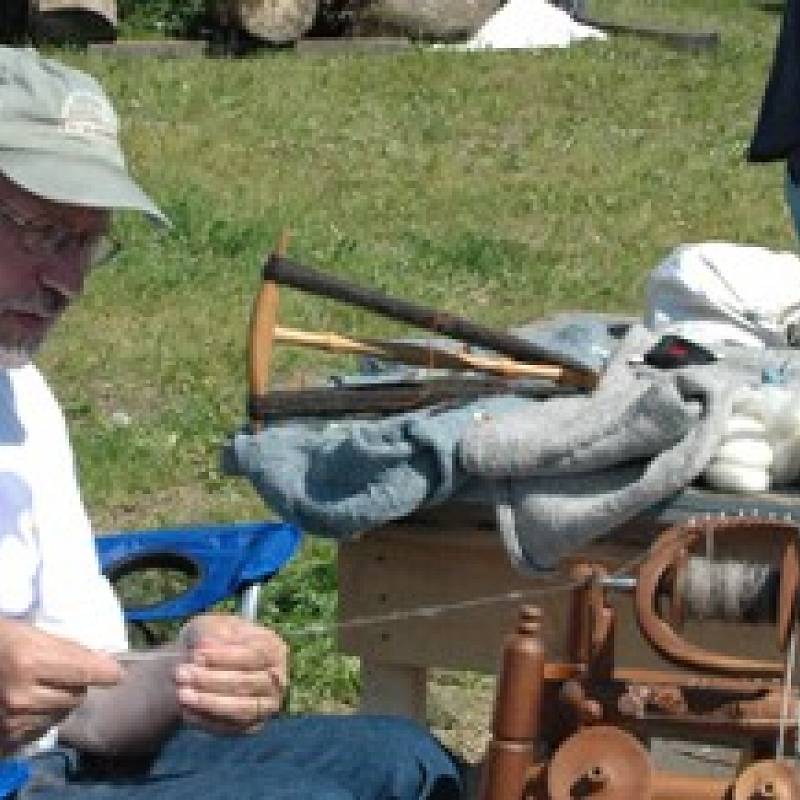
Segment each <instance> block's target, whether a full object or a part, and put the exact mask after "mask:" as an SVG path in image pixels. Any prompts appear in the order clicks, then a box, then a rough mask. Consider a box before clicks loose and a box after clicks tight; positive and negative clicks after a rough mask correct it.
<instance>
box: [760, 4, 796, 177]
mask: <svg viewBox="0 0 800 800" xmlns="http://www.w3.org/2000/svg"><path fill="white" fill-rule="evenodd" d="M798 154H800V0H786V8H785V10H784V13H783V22H782V24H781V30H780V34H779V36H778V44H777V47H776V48H775V57H774V60H773V62H772V69H771V71H770V75H769V80H768V81H767V88H766V90H765V91H764V98H763V100H762V101H761V113H760V114H759V117H758V123H757V124H756V129H755V132H754V134H753V139H752V141H751V142H750V148H749V150H748V152H747V157H748V159H749V160H750V161H777V160H780V159H789V158H790V157H792V156H794V157H792V158H791V162H795V161H800V159H798ZM791 166H792V167H794V166H795V164H794V163H792V164H791ZM792 171H793V174H794V173H795V170H794V169H793V170H792Z"/></svg>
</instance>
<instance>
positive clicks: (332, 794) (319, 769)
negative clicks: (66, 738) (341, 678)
mask: <svg viewBox="0 0 800 800" xmlns="http://www.w3.org/2000/svg"><path fill="white" fill-rule="evenodd" d="M33 769H34V777H33V779H32V780H31V782H30V783H29V784H28V786H27V787H26V788H25V789H24V790H23V792H22V793H21V800H78V798H80V799H81V800H134V798H135V800H458V798H460V797H461V796H462V788H461V779H460V777H459V774H458V769H457V767H456V765H455V764H454V762H453V760H452V758H451V757H450V756H449V755H448V754H447V752H446V751H445V750H444V749H443V748H442V747H441V746H440V745H439V744H438V743H437V742H436V740H435V739H433V738H432V737H431V736H430V735H429V734H428V733H427V732H426V731H424V730H423V729H422V728H420V727H418V726H417V725H415V724H414V723H412V722H410V721H408V720H404V719H400V718H392V717H380V716H367V715H355V716H332V715H331V716H327V715H324V716H323V715H308V716H289V717H278V718H276V719H274V720H272V721H271V722H269V723H268V724H267V725H266V726H265V727H264V729H263V730H262V731H261V732H260V733H257V734H254V735H251V736H231V737H223V736H215V735H212V734H207V733H204V732H202V731H198V730H195V729H189V728H182V729H180V730H179V731H178V732H177V733H176V734H175V735H174V736H173V737H172V738H171V739H170V740H169V741H168V742H167V743H166V745H165V746H164V747H163V748H162V749H161V751H160V752H159V753H158V755H157V756H156V757H154V758H153V759H152V760H151V761H150V763H140V764H136V765H132V764H127V765H125V767H124V769H120V765H114V767H113V769H112V768H111V767H110V765H109V764H108V763H107V762H105V763H102V762H101V763H98V764H93V765H88V764H87V763H86V762H85V761H84V762H82V760H81V759H79V758H77V756H76V754H75V752H74V751H71V750H68V749H62V748H59V749H57V750H55V751H51V752H49V753H45V754H42V755H39V756H36V757H35V758H34V759H33Z"/></svg>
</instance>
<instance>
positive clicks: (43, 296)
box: [0, 289, 69, 318]
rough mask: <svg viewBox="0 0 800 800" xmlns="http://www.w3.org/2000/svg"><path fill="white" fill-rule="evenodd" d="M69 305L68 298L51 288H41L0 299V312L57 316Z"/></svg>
mask: <svg viewBox="0 0 800 800" xmlns="http://www.w3.org/2000/svg"><path fill="white" fill-rule="evenodd" d="M68 305H69V298H68V297H66V296H65V295H63V294H61V293H60V292H57V291H55V290H53V289H42V290H41V291H38V292H31V293H28V294H24V295H16V296H14V297H5V298H2V299H0V313H3V312H12V313H16V314H33V315H35V316H37V317H45V318H47V317H55V316H58V315H59V314H60V313H61V312H62V311H63V310H64V309H65V308H66V307H67V306H68Z"/></svg>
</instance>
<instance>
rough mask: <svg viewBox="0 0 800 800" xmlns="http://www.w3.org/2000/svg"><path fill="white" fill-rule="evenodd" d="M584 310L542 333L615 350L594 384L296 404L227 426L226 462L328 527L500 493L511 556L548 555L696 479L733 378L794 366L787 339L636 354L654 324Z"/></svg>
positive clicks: (306, 522)
mask: <svg viewBox="0 0 800 800" xmlns="http://www.w3.org/2000/svg"><path fill="white" fill-rule="evenodd" d="M593 325H594V323H591V324H589V323H586V322H582V323H581V324H577V325H576V324H575V322H574V320H573V321H572V322H571V323H566V324H560V325H559V326H556V328H553V329H550V330H549V332H548V333H547V335H548V336H549V337H550V339H551V341H550V344H556V345H557V346H560V347H561V346H563V347H564V348H565V351H566V350H567V349H568V348H572V350H574V351H576V352H579V353H581V354H585V355H586V360H587V363H591V362H590V359H591V358H597V359H600V360H602V363H608V366H607V368H606V370H605V373H604V375H603V378H602V380H601V382H600V385H599V386H598V388H597V389H596V391H594V392H593V393H591V394H590V395H583V396H566V397H552V398H549V399H546V400H534V399H530V398H524V397H519V396H506V397H491V398H485V399H481V400H479V401H473V402H469V403H466V404H464V405H461V406H458V407H439V408H431V409H426V410H424V411H419V412H414V413H409V414H401V415H396V416H389V417H384V418H382V419H378V420H352V419H344V420H334V421H328V422H323V423H320V422H318V421H317V422H308V421H304V420H290V421H286V422H284V423H282V424H279V425H274V424H273V425H270V426H268V427H267V428H266V429H264V430H263V431H261V432H259V433H257V434H250V433H248V432H242V433H240V434H239V435H237V436H235V437H234V439H233V440H232V442H231V444H230V446H229V447H228V448H227V458H226V459H225V461H226V463H225V468H226V470H227V471H228V472H231V473H234V474H240V475H245V476H247V477H248V478H249V479H250V480H251V482H252V483H253V485H254V486H255V488H256V489H257V491H258V492H259V493H260V494H261V496H262V497H263V499H264V500H265V502H266V503H267V504H268V505H269V506H270V507H271V508H272V509H274V510H275V511H276V512H277V513H278V514H279V515H280V516H281V517H282V518H284V519H286V520H287V521H291V522H294V523H295V524H297V525H299V526H300V527H301V528H303V529H304V530H306V531H308V532H310V533H316V534H319V535H323V536H331V537H335V538H343V537H347V536H350V535H353V534H355V533H359V532H363V531H369V530H370V529H373V528H375V527H377V526H379V525H381V524H384V523H386V522H389V521H392V520H397V519H400V518H402V517H404V516H407V515H409V514H412V513H413V512H414V511H416V510H418V509H420V508H422V507H424V506H430V505H434V504H437V503H442V502H444V501H446V500H448V499H450V498H452V497H454V496H458V497H460V498H465V499H468V498H469V497H472V496H474V493H476V492H477V494H478V495H479V496H480V498H481V500H482V501H485V500H486V498H487V496H488V497H490V498H493V499H494V502H495V505H496V516H497V520H498V525H499V529H500V531H501V534H502V536H503V539H504V541H505V544H506V547H507V548H508V552H509V554H510V556H511V558H512V560H513V561H514V562H515V564H517V565H518V566H519V567H521V568H524V569H530V570H541V569H548V568H551V567H552V566H554V565H555V563H556V562H557V561H558V560H559V559H560V558H561V557H562V556H563V555H564V554H565V553H568V552H569V551H571V550H573V549H575V548H578V547H580V546H581V545H583V544H584V543H586V542H587V541H588V540H590V539H592V538H595V537H597V536H600V535H602V534H604V533H607V532H608V531H610V530H612V529H614V528H615V527H617V526H619V525H620V524H621V523H623V522H625V521H627V520H629V519H631V518H633V517H635V516H637V515H638V514H640V513H641V512H643V511H645V510H646V509H648V508H649V507H651V506H653V505H654V504H656V503H658V502H659V501H662V500H665V499H667V498H668V497H670V496H671V495H673V494H675V493H676V492H678V491H679V490H681V489H682V488H684V487H685V486H687V485H688V484H690V483H691V482H692V481H694V480H695V479H696V478H697V477H698V476H699V475H700V474H701V473H702V471H703V470H704V468H705V467H706V466H707V464H708V463H709V461H710V460H711V457H712V455H713V454H714V452H715V450H716V449H717V447H718V445H719V442H720V439H721V434H722V430H723V426H724V424H725V421H726V419H727V418H728V416H729V415H730V409H731V405H732V396H733V394H734V391H735V390H736V389H738V388H739V387H741V386H743V385H747V384H752V385H758V384H759V383H760V382H761V372H762V370H763V369H764V368H765V367H769V366H770V365H774V362H775V359H776V358H780V359H781V360H785V361H786V362H787V364H789V365H790V369H788V370H787V371H785V372H786V374H787V375H789V376H795V375H800V359H798V358H796V357H795V355H794V353H792V352H791V351H781V352H780V353H775V352H772V351H764V350H758V349H755V348H753V349H749V348H738V349H736V350H732V351H731V352H730V353H726V354H725V357H724V358H723V359H722V360H720V361H719V362H718V363H715V364H710V365H705V366H698V367H685V368H683V369H679V370H668V371H667V370H664V371H661V370H657V369H653V368H649V367H644V366H642V365H641V363H638V364H637V359H638V361H639V362H640V361H641V356H642V354H643V353H645V352H646V351H647V350H648V349H649V348H650V347H651V346H652V344H653V343H654V342H655V337H654V336H653V334H651V333H649V332H647V331H646V330H645V329H644V328H643V327H641V326H634V327H632V328H631V329H630V331H629V332H628V334H627V335H626V336H625V337H624V339H623V340H622V341H621V343H620V342H618V341H614V342H613V345H612V343H611V342H610V341H608V339H607V337H606V338H604V337H603V335H600V336H599V338H596V337H595V335H594V334H593V333H592V332H591V331H592V330H593ZM598 327H599V328H603V330H604V326H598ZM536 335H538V336H541V335H542V332H541V331H539V332H538V333H537V334H536ZM598 342H599V343H598ZM612 346H613V347H615V348H616V350H615V352H614V354H613V356H611V357H610V360H609V354H610V352H611V347H612ZM595 349H596V352H594V350H595ZM581 357H583V355H582V356H581ZM592 365H593V366H596V365H597V364H596V363H593V364H592Z"/></svg>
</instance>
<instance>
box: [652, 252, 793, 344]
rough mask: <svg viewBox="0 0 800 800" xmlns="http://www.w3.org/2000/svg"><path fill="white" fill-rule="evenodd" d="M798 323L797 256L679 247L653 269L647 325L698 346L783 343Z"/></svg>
mask: <svg viewBox="0 0 800 800" xmlns="http://www.w3.org/2000/svg"><path fill="white" fill-rule="evenodd" d="M798 323H800V259H798V257H797V256H795V255H794V254H793V253H779V252H774V251H771V250H767V249H766V248H763V247H754V246H749V245H737V244H731V243H729V242H706V243H703V244H686V245H681V246H680V247H677V248H676V249H675V250H673V251H672V252H671V253H670V254H669V256H667V258H665V259H664V260H663V261H662V262H661V263H660V264H659V265H658V266H657V267H656V268H655V269H654V270H653V272H652V273H651V275H650V280H649V283H648V287H647V300H646V308H645V325H646V326H647V327H648V328H649V329H650V330H652V331H656V332H658V333H674V334H678V335H680V336H683V337H685V338H687V339H691V340H692V341H695V342H699V343H701V344H707V345H712V346H713V345H715V344H741V345H749V346H753V347H765V346H766V347H786V346H787V344H788V343H789V330H790V327H791V326H792V325H796V324H798Z"/></svg>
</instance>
